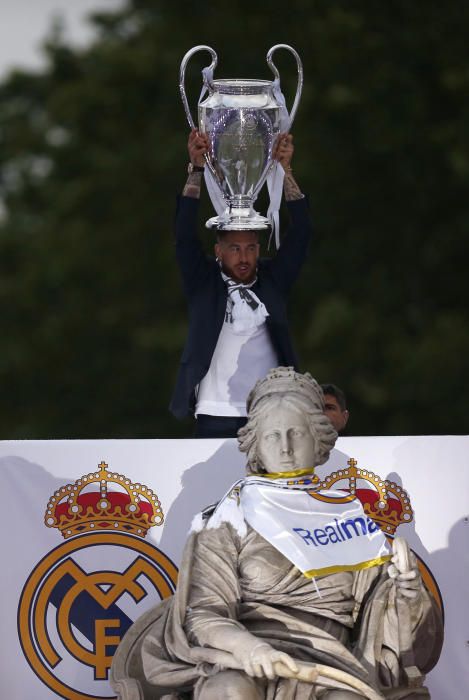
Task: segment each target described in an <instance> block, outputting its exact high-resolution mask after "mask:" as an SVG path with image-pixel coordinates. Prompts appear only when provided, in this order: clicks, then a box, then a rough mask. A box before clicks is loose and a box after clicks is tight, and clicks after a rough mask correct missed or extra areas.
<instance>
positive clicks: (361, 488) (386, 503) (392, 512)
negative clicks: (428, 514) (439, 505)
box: [320, 458, 414, 535]
mask: <svg viewBox="0 0 469 700" xmlns="http://www.w3.org/2000/svg"><path fill="white" fill-rule="evenodd" d="M347 464H348V465H349V466H348V468H346V469H340V470H338V471H335V472H332V474H329V476H327V477H326V478H325V479H323V481H322V482H321V485H320V488H322V489H331V488H332V487H334V488H338V489H339V490H344V491H347V492H348V493H350V494H351V495H353V496H356V497H357V498H358V500H359V501H361V503H362V505H363V510H364V511H365V513H366V514H367V515H369V516H370V518H372V519H373V520H374V521H375V522H376V523H377V524H378V525H379V526H380V528H381V530H382V531H383V532H384V534H386V535H394V533H395V531H396V529H397V527H398V526H399V525H401V523H410V522H411V521H412V520H413V516H414V511H413V510H412V507H411V505H410V499H409V496H408V494H407V492H406V491H404V489H403V488H402V487H401V486H399V485H398V484H396V483H394V481H388V480H387V479H382V478H381V477H380V476H378V475H377V474H373V472H370V471H369V470H368V469H357V464H358V462H357V461H356V460H355V459H353V458H352V459H349V460H348V462H347ZM341 482H343V484H341ZM338 484H340V485H339V486H338Z"/></svg>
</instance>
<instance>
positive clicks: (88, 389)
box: [0, 0, 469, 438]
mask: <svg viewBox="0 0 469 700" xmlns="http://www.w3.org/2000/svg"><path fill="white" fill-rule="evenodd" d="M194 8H196V11H195V10H194ZM468 20H469V6H467V3H465V2H463V0H460V1H458V0H453V2H451V3H450V4H449V5H447V6H445V8H444V10H443V9H442V7H441V4H440V3H436V2H435V1H434V0H426V1H425V2H423V0H419V1H418V2H415V3H408V2H405V1H404V0H393V1H390V2H388V3H375V2H371V1H369V0H368V1H366V0H362V1H359V0H347V1H345V0H342V1H341V0H317V1H315V2H311V0H308V2H306V0H294V1H293V2H292V3H290V4H289V5H288V7H286V6H285V3H280V2H278V1H277V0H273V1H272V2H270V3H268V4H267V5H266V4H265V3H262V4H260V3H259V4H258V5H256V4H253V3H252V2H246V0H236V1H235V2H233V3H230V5H229V6H227V5H226V3H205V4H200V5H197V6H195V5H194V4H193V3H189V2H187V1H183V2H179V3H172V4H171V3H166V2H162V1H161V0H151V1H150V0H128V4H127V6H126V7H125V8H124V9H122V10H121V11H118V12H112V13H101V14H98V15H95V16H94V18H93V22H94V25H95V27H96V30H97V36H96V40H95V41H94V43H93V45H91V46H90V47H88V48H86V49H85V50H83V49H80V50H79V49H75V48H71V47H70V46H67V45H66V44H65V43H64V41H63V39H62V38H61V34H60V32H55V33H51V35H50V37H49V39H48V41H47V44H46V47H45V51H46V52H47V57H48V62H47V66H46V68H44V69H43V70H42V71H41V72H40V73H33V72H31V73H29V72H25V71H21V72H19V71H17V72H14V73H12V74H11V75H10V76H8V78H7V79H5V80H4V81H3V83H2V84H1V85H0V202H1V203H2V210H1V211H2V213H1V221H0V313H1V319H2V322H1V328H2V342H1V344H0V386H1V388H2V400H1V402H0V416H1V423H2V435H3V437H5V438H6V437H10V438H22V437H24V438H31V437H37V438H49V437H83V438H94V437H173V436H180V435H189V434H190V432H191V426H190V422H188V423H178V422H177V421H175V420H174V419H173V418H172V417H171V416H170V414H169V413H168V410H167V405H168V402H169V397H170V394H171V391H172V387H173V383H174V379H175V374H176V369H177V365H178V361H179V355H180V351H181V349H182V345H183V342H184V338H185V333H186V328H187V317H186V309H185V304H184V300H183V297H182V293H181V289H180V281H179V275H178V271H177V268H176V264H175V260H174V251H173V242H172V223H173V216H174V203H175V194H176V192H177V190H179V189H180V188H181V187H182V185H183V183H184V179H185V164H186V160H187V155H186V151H185V144H186V138H187V124H186V121H185V117H184V113H183V109H182V105H181V103H180V100H179V95H178V71H179V64H180V61H181V58H182V56H183V54H184V53H185V51H187V50H188V49H189V48H190V47H192V46H193V45H195V44H202V43H206V44H209V45H212V46H213V47H214V48H215V49H216V51H217V52H218V55H219V66H218V69H217V75H218V76H219V77H230V76H231V77H261V78H262V77H264V78H268V77H269V71H268V69H267V66H266V64H265V53H266V51H267V49H268V48H269V47H270V46H271V45H273V44H275V43H290V44H292V45H293V46H295V48H296V49H297V50H298V52H299V53H300V55H301V56H302V58H303V61H304V65H305V76H306V82H305V89H304V94H303V99H302V102H301V104H300V109H299V112H298V115H297V120H296V123H295V125H294V134H295V142H296V146H297V148H296V154H295V159H294V169H295V173H296V175H297V179H298V181H299V182H300V184H301V187H302V189H303V190H304V191H306V192H308V193H309V195H310V199H311V202H312V209H313V212H314V220H315V226H316V241H315V244H314V246H313V250H312V252H311V255H310V257H309V259H308V261H307V264H306V269H305V270H304V272H303V274H302V277H301V279H300V281H299V283H298V284H297V286H296V288H295V290H294V292H293V296H292V302H291V309H290V311H291V319H292V330H293V334H294V337H295V340H296V344H297V346H298V349H299V351H300V356H301V360H302V367H303V369H305V370H306V369H307V370H309V371H310V372H311V373H312V374H313V375H314V376H315V377H317V378H318V380H319V381H333V382H335V383H337V384H339V385H340V386H342V387H343V388H344V389H345V391H346V392H347V394H348V396H349V403H350V408H351V414H352V418H351V432H353V433H355V434H397V433H400V434H412V433H446V432H453V433H455V432H456V433H457V432H467V420H466V412H465V410H464V408H463V400H464V397H463V394H462V393H461V391H462V387H463V386H464V381H465V380H466V379H467V377H468V368H469V323H468V320H469V319H468V309H467V298H468V275H467V272H466V267H467V260H468V243H467V241H468V237H467V231H468V228H469V199H468V197H467V191H468V185H469V128H468V124H469V53H468V51H467V30H468V28H469V21H468ZM277 55H278V64H279V68H280V70H281V75H282V87H283V89H284V92H285V93H286V94H287V97H288V100H290V101H291V99H292V97H293V94H294V89H295V69H294V65H293V63H292V60H291V57H289V56H288V54H285V55H284V56H281V55H280V53H279V54H277ZM205 63H206V56H205V55H203V54H201V55H200V58H196V59H194V61H193V65H191V66H190V68H189V71H188V76H187V80H188V89H189V94H190V99H191V103H192V104H193V105H194V106H195V105H196V102H197V96H198V92H199V91H200V68H201V67H202V66H203V65H205ZM206 200H207V197H205V201H204V210H203V213H202V214H203V217H204V218H207V217H208V216H209V215H210V214H211V211H210V207H209V206H208V203H207V201H206ZM201 230H202V223H201ZM202 235H203V236H204V239H205V241H206V243H207V246H209V245H210V244H211V241H210V235H209V234H208V233H202ZM450 407H451V409H452V412H450V411H449V408H450Z"/></svg>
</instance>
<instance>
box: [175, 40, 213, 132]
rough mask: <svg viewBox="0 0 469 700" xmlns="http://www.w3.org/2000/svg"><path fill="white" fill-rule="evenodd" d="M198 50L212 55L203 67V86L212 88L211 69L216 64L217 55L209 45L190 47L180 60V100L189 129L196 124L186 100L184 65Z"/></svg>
mask: <svg viewBox="0 0 469 700" xmlns="http://www.w3.org/2000/svg"><path fill="white" fill-rule="evenodd" d="M198 51H208V52H209V54H210V55H211V56H212V62H211V64H210V65H209V66H207V67H206V68H204V69H203V71H202V75H203V77H204V87H205V88H212V87H213V84H212V78H213V71H214V70H215V68H216V65H217V63H218V57H217V54H216V53H215V51H214V50H213V49H212V48H211V47H210V46H204V45H202V44H201V45H200V46H194V47H193V48H192V49H190V50H189V51H188V52H187V53H186V54H185V56H184V58H183V59H182V61H181V68H180V70H179V91H180V93H181V100H182V104H183V106H184V111H185V113H186V117H187V121H188V122H189V126H190V128H191V129H196V128H197V127H196V125H195V122H194V120H193V119H192V114H191V110H190V107H189V103H188V101H187V95H186V88H185V82H184V81H185V74H186V66H187V64H188V62H189V59H190V58H191V57H192V56H193V55H194V54H195V53H197V52H198Z"/></svg>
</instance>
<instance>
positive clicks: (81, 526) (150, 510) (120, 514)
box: [44, 462, 164, 539]
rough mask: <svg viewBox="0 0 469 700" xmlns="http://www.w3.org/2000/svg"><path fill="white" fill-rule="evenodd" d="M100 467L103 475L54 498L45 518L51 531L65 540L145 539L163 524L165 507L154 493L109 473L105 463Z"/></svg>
mask: <svg viewBox="0 0 469 700" xmlns="http://www.w3.org/2000/svg"><path fill="white" fill-rule="evenodd" d="M98 467H99V471H97V472H93V473H92V474H85V475H84V476H82V477H81V478H80V479H77V480H76V481H75V483H74V484H67V485H66V486H62V488H60V489H59V490H58V491H56V492H55V493H54V495H53V496H51V497H50V499H49V503H48V504H47V509H46V513H45V516H44V522H45V524H46V526H47V527H56V528H58V529H59V530H60V532H61V533H62V535H63V536H64V537H65V539H67V538H68V537H72V536H73V535H81V534H83V533H85V532H111V531H112V532H116V531H121V532H122V531H123V532H128V533H130V534H133V535H138V536H139V537H145V535H146V534H147V531H148V530H149V528H150V527H153V526H154V525H161V524H162V523H163V519H164V516H163V510H162V508H161V503H160V501H159V500H158V497H157V495H156V494H155V493H154V492H153V491H152V490H151V489H149V488H147V487H146V486H143V484H133V483H132V482H131V481H130V479H128V478H127V477H126V476H123V475H122V474H116V473H111V472H108V471H107V469H108V465H107V464H106V463H105V462H101V463H100V464H99V465H98ZM111 484H112V490H111V489H110V488H109V487H110V485H111ZM97 485H98V486H99V488H96V486H97Z"/></svg>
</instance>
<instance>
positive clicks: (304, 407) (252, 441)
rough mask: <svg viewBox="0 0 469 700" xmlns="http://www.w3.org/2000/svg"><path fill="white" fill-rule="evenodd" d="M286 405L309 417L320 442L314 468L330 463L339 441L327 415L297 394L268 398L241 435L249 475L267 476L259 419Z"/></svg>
mask: <svg viewBox="0 0 469 700" xmlns="http://www.w3.org/2000/svg"><path fill="white" fill-rule="evenodd" d="M282 402H283V403H286V404H287V405H289V406H292V407H293V408H295V409H296V410H297V411H298V412H299V413H301V414H302V415H306V418H307V420H308V427H309V429H310V431H311V433H312V435H313V436H314V437H315V438H316V441H317V454H316V459H315V462H316V464H312V465H311V466H312V467H316V466H319V465H321V464H324V462H327V459H328V457H329V453H330V451H331V450H332V448H333V447H334V445H335V441H336V440H337V433H336V431H335V430H334V428H333V426H332V423H331V422H330V420H329V419H328V418H327V416H326V415H325V413H322V412H320V411H317V410H315V408H314V405H313V404H312V403H311V401H308V399H307V398H305V397H304V396H301V395H299V394H297V393H295V392H285V393H284V394H268V395H267V396H264V397H263V398H261V399H260V401H259V402H258V403H257V404H256V406H255V407H254V408H253V409H252V410H251V411H250V412H249V417H248V421H247V423H246V425H245V426H243V427H242V428H240V430H239V431H238V443H239V449H240V451H241V452H246V456H247V462H248V471H249V472H250V473H251V474H261V473H264V472H263V469H262V465H260V464H259V461H258V458H257V429H258V425H259V419H260V418H261V417H263V416H264V415H265V414H266V413H271V412H272V403H276V404H279V403H282Z"/></svg>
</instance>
